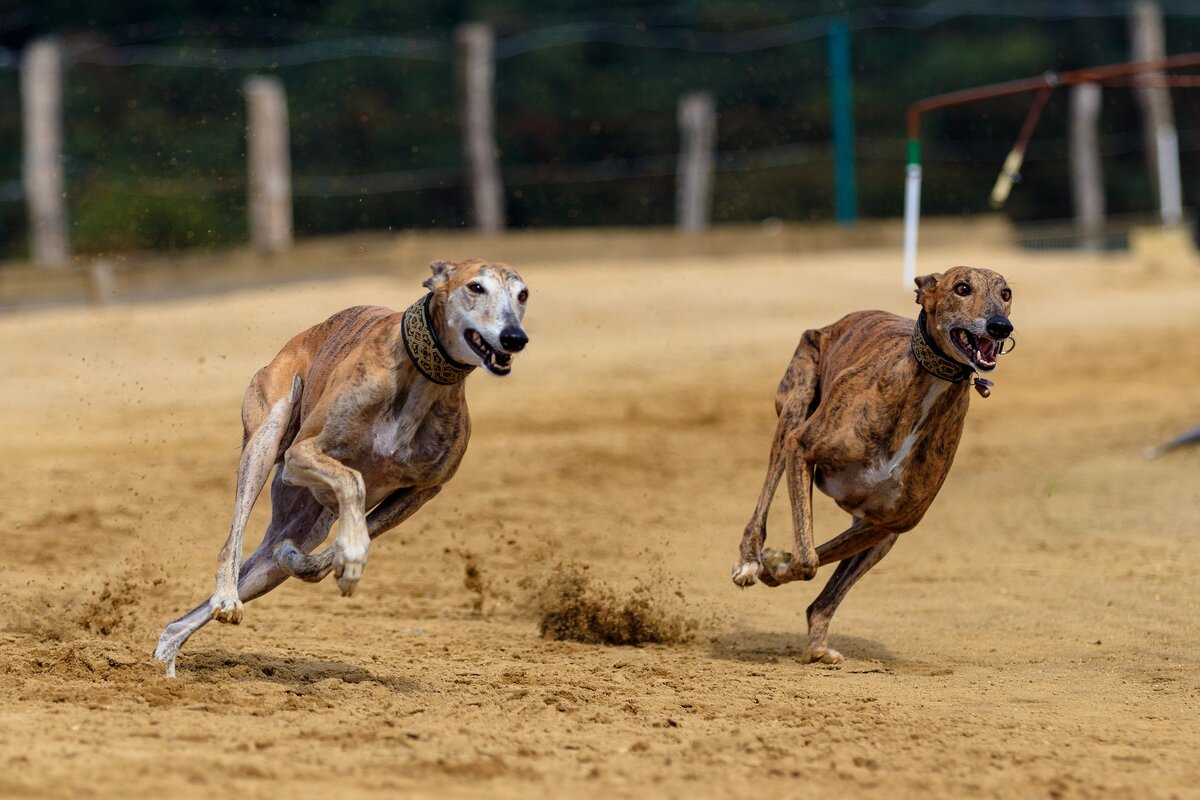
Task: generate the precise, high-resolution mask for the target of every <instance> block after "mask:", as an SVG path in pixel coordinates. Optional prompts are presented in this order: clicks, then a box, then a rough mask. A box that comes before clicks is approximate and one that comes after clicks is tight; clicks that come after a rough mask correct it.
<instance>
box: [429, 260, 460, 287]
mask: <svg viewBox="0 0 1200 800" xmlns="http://www.w3.org/2000/svg"><path fill="white" fill-rule="evenodd" d="M429 269H430V271H432V272H433V276H432V277H430V278H426V279H425V282H424V283H422V284H421V285H422V286H424V287H425V288H426V289H428V290H429V291H431V292H432V291H433V290H434V289H436V288H437V287H439V286H441V285H442V284H443V283H445V282H446V281H448V280H449V279H450V275H451V273H453V272H454V265H453V264H451V263H450V262H449V261H441V260H438V261H434V262H432V263H431V264H430V265H429Z"/></svg>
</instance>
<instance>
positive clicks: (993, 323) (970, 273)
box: [916, 267, 1013, 372]
mask: <svg viewBox="0 0 1200 800" xmlns="http://www.w3.org/2000/svg"><path fill="white" fill-rule="evenodd" d="M916 283H917V304H918V305H920V306H921V308H923V309H925V326H926V330H927V331H928V332H929V335H930V337H931V338H932V339H933V341H934V343H935V344H936V345H937V346H938V347H940V348H941V350H942V352H943V353H945V354H946V355H948V356H950V357H951V358H953V359H954V360H955V361H958V362H959V363H961V364H965V365H967V366H969V367H971V368H973V369H977V370H979V371H980V372H990V371H991V370H993V369H995V368H996V358H997V357H998V356H999V355H1000V353H1001V348H1002V347H1003V344H1004V340H1005V339H1007V338H1008V337H1009V336H1011V335H1012V332H1013V326H1012V323H1011V322H1009V321H1008V314H1009V310H1010V309H1011V308H1012V289H1010V288H1008V281H1006V280H1004V276H1003V275H1001V274H1000V273H998V272H992V271H991V270H990V269H977V268H975V267H951V268H950V269H948V270H946V271H945V272H944V273H941V272H935V273H934V274H932V275H923V276H921V277H920V278H917V280H916Z"/></svg>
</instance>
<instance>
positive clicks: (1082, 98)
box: [1070, 83, 1104, 249]
mask: <svg viewBox="0 0 1200 800" xmlns="http://www.w3.org/2000/svg"><path fill="white" fill-rule="evenodd" d="M1099 119H1100V84H1098V83H1080V84H1077V85H1076V86H1073V87H1072V88H1071V122H1070V137H1071V138H1070V141H1071V198H1072V200H1073V201H1074V205H1075V224H1076V225H1077V226H1078V228H1079V230H1080V232H1081V233H1082V234H1084V236H1085V237H1086V238H1085V240H1084V241H1085V242H1086V243H1087V246H1088V247H1089V248H1091V249H1095V248H1096V247H1098V246H1099V239H1098V238H1097V235H1098V234H1099V233H1100V229H1101V228H1102V227H1103V225H1104V169H1103V165H1102V163H1101V161H1100V137H1099V135H1098V133H1097V122H1098V121H1099Z"/></svg>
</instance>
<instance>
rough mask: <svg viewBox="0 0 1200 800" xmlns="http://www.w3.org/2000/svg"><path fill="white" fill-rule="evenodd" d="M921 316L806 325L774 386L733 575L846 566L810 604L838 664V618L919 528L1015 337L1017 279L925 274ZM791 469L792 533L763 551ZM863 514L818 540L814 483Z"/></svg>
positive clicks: (784, 578)
mask: <svg viewBox="0 0 1200 800" xmlns="http://www.w3.org/2000/svg"><path fill="white" fill-rule="evenodd" d="M916 284H917V289H916V293H917V303H918V305H920V306H921V312H920V315H919V316H918V318H917V320H916V321H915V322H914V321H913V320H911V319H907V318H904V317H900V316H897V315H895V314H889V313H886V312H884V311H859V312H856V313H853V314H850V315H849V316H846V317H844V318H843V319H841V320H839V321H838V322H835V323H834V324H833V325H830V326H829V327H826V328H821V329H820V330H810V331H806V332H805V333H804V335H803V336H802V337H801V339H800V344H799V346H798V347H797V348H796V352H795V355H793V356H792V362H791V364H790V365H789V366H788V369H787V372H786V373H785V374H784V376H783V380H782V381H781V382H780V384H779V388H778V390H777V391H776V393H775V412H776V413H777V414H778V415H779V423H778V425H777V426H776V428H775V438H774V441H773V443H772V445H771V457H770V465H769V466H768V468H767V477H766V481H765V482H764V484H763V488H762V493H761V494H760V495H759V498H758V505H757V507H756V508H755V509H754V514H753V515H752V516H751V518H750V523H749V524H748V525H747V526H746V531H745V534H744V535H743V537H742V544H741V549H740V552H739V561H738V562H737V563H736V564H735V565H734V567H733V582H734V583H735V584H737V585H738V586H743V587H745V586H750V585H752V584H754V583H755V582H756V581H761V582H762V583H764V584H766V585H767V586H780V585H782V584H784V583H788V582H790V581H795V580H811V579H812V578H813V577H815V576H816V574H817V568H818V567H822V566H825V565H826V564H832V563H834V562H836V561H841V562H842V563H841V564H839V565H838V568H837V570H836V571H834V573H833V577H832V578H830V580H829V583H828V584H827V585H826V586H825V588H824V589H823V590H822V591H821V593H820V595H818V596H817V599H816V600H814V601H813V603H812V605H810V606H809V607H808V611H807V616H808V643H807V646H806V647H805V650H804V654H803V656H802V658H803V660H804V661H805V662H817V661H819V662H823V663H826V664H837V663H840V662H841V661H843V658H842V655H841V654H840V653H838V652H837V651H836V650H834V649H833V648H831V647H830V646H829V642H828V632H829V622H830V620H831V619H832V617H833V613H834V611H836V610H837V607H838V605H839V604H840V603H841V601H842V600H843V598H845V596H846V593H847V592H848V591H849V590H850V587H851V586H853V585H854V583H855V581H857V580H858V579H859V578H861V577H862V576H863V575H865V574H866V572H867V570H869V569H871V567H873V566H875V564H877V563H879V560H880V559H882V558H883V557H884V556H885V555H887V553H888V551H889V550H891V549H892V545H894V544H895V543H896V539H897V538H898V537H899V536H900V534H901V533H904V532H905V531H908V530H911V529H912V528H913V527H914V526H915V525H916V524H917V523H918V522H920V521H921V518H922V517H923V516H924V515H925V512H926V510H927V509H928V508H929V506H930V504H931V503H932V502H933V499H934V497H936V496H937V493H938V490H939V489H940V488H941V487H942V482H943V481H944V480H945V479H946V475H947V473H948V472H949V471H950V465H951V463H952V462H953V460H954V453H955V451H956V450H957V449H958V442H959V439H960V437H961V436H962V430H963V423H964V420H965V418H966V414H967V405H968V400H969V394H970V387H971V386H972V385H974V386H975V388H976V389H977V390H978V391H979V393H980V395H981V396H983V397H987V396H988V395H989V394H990V387H991V382H990V381H986V380H984V379H982V378H979V377H976V378H975V380H974V382H972V381H971V380H970V379H971V377H972V375H974V374H975V373H977V372H991V371H992V370H993V369H995V367H996V360H997V358H998V357H999V356H1000V355H1003V354H1005V352H1006V351H1005V350H1004V344H1005V342H1006V341H1007V340H1008V339H1009V337H1010V336H1012V332H1013V326H1012V323H1011V322H1009V318H1008V317H1009V311H1010V309H1011V306H1012V290H1011V289H1010V288H1009V286H1008V283H1007V282H1006V281H1005V280H1004V277H1003V276H1002V275H999V274H998V273H995V272H992V271H991V270H986V269H974V268H971V267H953V268H952V269H949V270H947V271H946V272H945V273H944V274H941V273H935V274H933V275H925V276H923V277H920V278H917V279H916ZM785 472H786V473H787V483H788V496H789V497H790V499H791V504H792V514H793V517H794V519H793V527H794V533H795V544H794V547H793V550H792V552H791V553H787V552H785V551H781V550H772V549H764V548H763V543H764V541H765V540H766V536H767V511H768V509H769V507H770V504H771V499H772V497H773V496H774V494H775V489H776V487H777V486H778V485H779V479H780V478H781V477H782V476H783V474H784V473H785ZM814 483H815V484H816V486H817V487H818V488H819V489H820V490H821V491H822V492H824V493H825V494H827V495H829V496H830V497H831V498H833V499H834V501H835V502H836V503H837V504H838V506H839V507H840V508H841V509H842V510H844V511H846V512H848V513H849V514H850V515H851V516H852V517H854V521H853V524H851V526H850V527H849V529H847V530H846V531H844V532H843V533H842V534H840V535H839V536H837V537H835V538H833V539H831V540H830V541H828V542H826V543H825V544H823V545H821V546H820V547H814V546H813V539H812V525H813V523H812V487H813V484H814Z"/></svg>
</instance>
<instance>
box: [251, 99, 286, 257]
mask: <svg viewBox="0 0 1200 800" xmlns="http://www.w3.org/2000/svg"><path fill="white" fill-rule="evenodd" d="M243 91H244V92H245V94H246V162H247V169H248V170H249V173H250V174H249V184H248V185H249V198H248V200H249V202H248V205H249V212H250V243H251V244H252V245H253V246H254V249H255V250H257V251H258V252H260V253H279V252H282V251H284V250H287V249H288V248H289V247H291V246H292V166H291V156H290V154H289V146H290V145H289V139H288V112H287V95H286V93H285V92H284V89H283V82H282V81H280V80H279V79H278V78H273V77H264V76H256V77H253V78H248V79H247V80H246V83H245V84H244V86H243Z"/></svg>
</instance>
